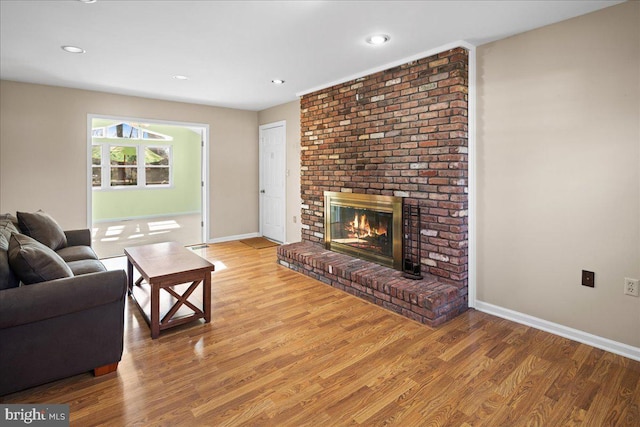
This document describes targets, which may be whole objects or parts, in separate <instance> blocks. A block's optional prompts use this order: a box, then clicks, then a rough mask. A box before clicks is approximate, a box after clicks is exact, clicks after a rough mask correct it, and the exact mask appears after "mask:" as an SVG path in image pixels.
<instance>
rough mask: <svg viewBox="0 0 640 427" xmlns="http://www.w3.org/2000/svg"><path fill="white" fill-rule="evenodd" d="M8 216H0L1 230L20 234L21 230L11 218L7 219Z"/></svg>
mask: <svg viewBox="0 0 640 427" xmlns="http://www.w3.org/2000/svg"><path fill="white" fill-rule="evenodd" d="M7 215H8V214H5V215H0V230H7V231H8V232H10V233H19V232H20V230H19V229H18V227H17V226H16V223H14V222H13V221H12V220H11V219H10V218H7Z"/></svg>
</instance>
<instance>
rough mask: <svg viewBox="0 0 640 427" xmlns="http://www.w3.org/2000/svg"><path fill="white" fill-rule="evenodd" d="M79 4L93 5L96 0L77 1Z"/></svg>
mask: <svg viewBox="0 0 640 427" xmlns="http://www.w3.org/2000/svg"><path fill="white" fill-rule="evenodd" d="M78 1H79V2H81V3H86V4H91V3H95V2H96V1H98V0H78Z"/></svg>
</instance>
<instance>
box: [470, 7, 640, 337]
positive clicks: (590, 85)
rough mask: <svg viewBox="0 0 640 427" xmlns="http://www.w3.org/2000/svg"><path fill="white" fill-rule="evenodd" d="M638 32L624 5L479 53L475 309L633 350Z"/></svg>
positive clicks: (639, 312)
mask: <svg viewBox="0 0 640 427" xmlns="http://www.w3.org/2000/svg"><path fill="white" fill-rule="evenodd" d="M639 22H640V3H638V2H628V3H624V4H621V5H619V6H613V7H610V8H607V9H604V10H602V11H599V12H595V13H592V14H589V15H585V16H582V17H578V18H575V19H572V20H569V21H565V22H562V23H559V24H555V25H551V26H548V27H545V28H541V29H538V30H534V31H531V32H527V33H524V34H521V35H518V36H515V37H511V38H508V39H505V40H501V41H497V42H494V43H490V44H487V45H484V46H481V47H479V48H478V50H477V58H478V70H477V71H478V82H477V83H478V86H477V89H478V103H477V109H478V117H477V118H478V122H477V123H478V127H477V131H478V132H477V147H478V162H477V170H478V181H477V188H478V193H477V200H478V206H477V208H478V211H477V213H478V215H477V227H478V235H477V241H478V244H477V255H478V263H477V266H478V268H477V298H478V300H479V301H482V302H487V303H490V304H495V305H497V306H500V307H504V308H508V309H511V310H515V311H517V312H521V313H524V314H528V315H531V316H535V317H538V318H541V319H544V320H547V321H551V322H555V323H558V324H561V325H565V326H568V327H571V328H575V329H578V330H581V331H585V332H588V333H591V334H595V335H597V336H600V337H604V338H608V339H611V340H614V341H618V342H621V343H625V344H628V345H631V346H635V347H640V298H634V297H630V296H626V295H624V294H623V283H624V278H625V277H632V278H640V25H638V23H639ZM582 269H586V270H591V271H594V272H595V280H596V286H595V288H594V289H591V288H587V287H583V286H581V285H580V283H581V270H582Z"/></svg>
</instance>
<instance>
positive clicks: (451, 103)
mask: <svg viewBox="0 0 640 427" xmlns="http://www.w3.org/2000/svg"><path fill="white" fill-rule="evenodd" d="M467 94H468V55H467V51H466V50H465V49H463V48H456V49H452V50H449V51H446V52H442V53H440V54H437V55H433V56H430V57H428V58H424V59H420V60H418V61H413V62H410V63H407V64H404V65H401V66H398V67H395V68H392V69H389V70H386V71H382V72H379V73H376V74H372V75H369V76H366V77H363V78H359V79H357V80H353V81H350V82H346V83H342V84H339V85H336V86H333V87H330V88H327V89H323V90H320V91H317V92H313V93H310V94H308V95H304V96H303V97H302V100H301V132H302V135H301V143H302V151H301V164H302V170H301V184H302V187H301V195H302V200H303V202H302V203H303V206H302V215H301V221H302V239H303V240H305V241H310V242H315V243H319V244H323V242H324V230H323V228H324V198H323V197H324V191H352V192H354V193H367V194H382V195H396V196H403V197H406V199H405V202H406V203H414V204H419V205H420V206H421V212H422V235H421V237H422V264H423V271H425V272H428V273H430V274H433V275H435V276H438V277H439V278H440V279H441V280H442V281H446V282H450V283H452V284H455V285H457V286H459V287H463V286H466V285H467V270H468V266H467V263H468V253H467V251H468V250H467V247H468V233H467V232H468V228H467V206H468V196H467V185H468V184H467V177H468V173H467V172H468V167H467V156H468V155H467V152H468V151H467V147H468V144H467V96H468V95H467Z"/></svg>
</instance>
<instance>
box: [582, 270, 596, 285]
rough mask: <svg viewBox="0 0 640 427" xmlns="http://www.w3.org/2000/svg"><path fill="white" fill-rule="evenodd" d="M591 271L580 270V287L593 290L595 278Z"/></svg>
mask: <svg viewBox="0 0 640 427" xmlns="http://www.w3.org/2000/svg"><path fill="white" fill-rule="evenodd" d="M595 276H596V275H595V273H594V272H593V271H587V270H582V286H588V287H590V288H593V287H594V286H595V285H596V277H595Z"/></svg>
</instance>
